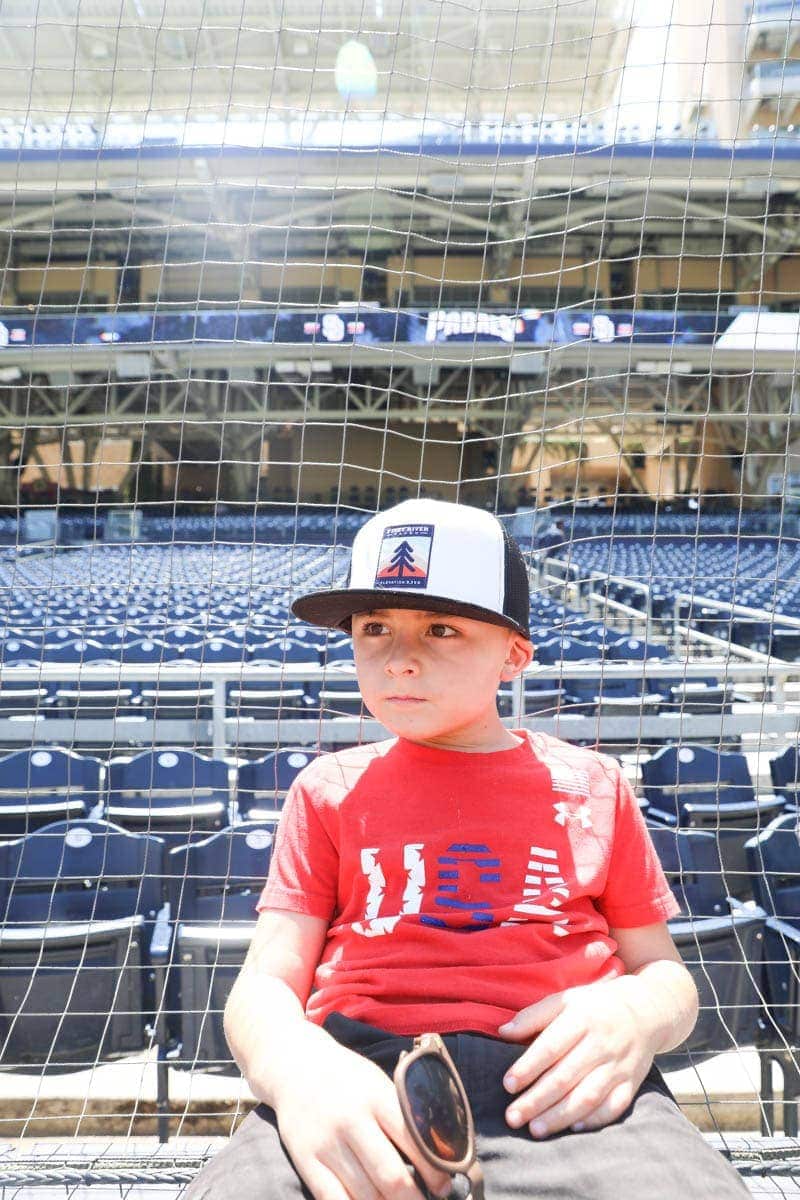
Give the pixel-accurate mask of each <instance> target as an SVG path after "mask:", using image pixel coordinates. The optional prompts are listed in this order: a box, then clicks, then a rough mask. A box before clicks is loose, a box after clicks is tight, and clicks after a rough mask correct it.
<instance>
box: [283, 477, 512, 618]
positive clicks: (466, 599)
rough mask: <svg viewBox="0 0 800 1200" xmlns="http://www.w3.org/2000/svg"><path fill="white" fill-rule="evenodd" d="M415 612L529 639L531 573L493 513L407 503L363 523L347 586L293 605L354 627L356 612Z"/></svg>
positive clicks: (305, 614)
mask: <svg viewBox="0 0 800 1200" xmlns="http://www.w3.org/2000/svg"><path fill="white" fill-rule="evenodd" d="M373 608H417V609H423V610H425V611H428V612H441V613H454V614H457V615H460V616H462V617H472V618H473V620H476V621H487V622H489V623H490V624H492V625H503V626H505V627H506V628H508V629H515V630H516V631H517V632H518V633H521V634H522V635H523V637H526V638H527V637H529V636H530V633H529V617H530V601H529V596H528V573H527V571H526V569H525V563H524V560H523V558H522V554H521V553H520V549H519V546H518V545H517V543H516V542H515V541H514V539H513V538H511V537H509V535H508V534H507V533H506V531H505V529H504V528H503V526H502V525H501V524H500V522H499V521H498V520H497V518H496V517H494V516H492V514H491V513H488V512H486V511H484V509H481V508H473V507H471V506H470V505H468V504H450V503H448V502H446V501H443V500H404V501H403V502H402V504H396V505H395V506H394V508H390V509H387V510H386V512H381V513H377V514H376V515H375V516H374V517H371V518H370V520H369V521H367V522H366V524H365V525H362V527H361V529H359V531H358V533H357V534H356V536H355V540H354V542H353V553H352V557H351V560H350V574H349V576H348V580H347V585H346V586H345V587H343V588H338V589H330V590H328V591H322V592H311V593H310V594H309V595H307V596H300V597H299V598H298V599H297V600H295V601H294V603H293V604H292V612H293V613H294V614H295V616H297V617H300V619H301V620H303V621H310V622H311V623H312V624H314V625H326V626H328V627H329V628H332V629H346V630H348V631H349V629H350V619H351V617H352V616H353V614H354V613H357V612H368V611H369V610H370V609H373Z"/></svg>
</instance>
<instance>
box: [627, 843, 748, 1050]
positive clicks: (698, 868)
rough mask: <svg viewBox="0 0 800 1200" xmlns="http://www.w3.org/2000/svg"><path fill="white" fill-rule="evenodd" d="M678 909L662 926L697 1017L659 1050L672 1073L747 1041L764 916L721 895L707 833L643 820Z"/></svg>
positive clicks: (723, 889) (715, 851) (714, 851)
mask: <svg viewBox="0 0 800 1200" xmlns="http://www.w3.org/2000/svg"><path fill="white" fill-rule="evenodd" d="M648 827H649V831H650V836H651V838H652V840H653V843H654V845H655V848H656V851H657V853H658V856H659V859H660V861H661V864H662V866H663V868H664V872H665V874H666V876H667V880H668V882H669V884H670V887H671V889H672V893H673V895H674V896H675V898H676V900H677V901H678V903H679V904H680V906H681V913H680V915H679V916H677V917H673V918H672V919H671V920H670V922H669V929H670V933H671V934H672V937H673V939H674V941H675V945H676V946H677V948H678V950H679V951H680V954H681V958H682V959H683V961H684V963H685V965H686V966H687V968H688V969H689V971H690V973H691V975H692V978H693V979H694V981H695V984H696V986H697V990H698V993H699V996H700V1015H699V1017H698V1020H697V1024H696V1026H695V1028H694V1030H693V1031H692V1033H691V1034H690V1036H689V1037H688V1038H687V1040H686V1041H685V1042H684V1043H683V1044H682V1045H681V1046H678V1047H676V1048H675V1049H674V1050H671V1051H669V1053H667V1054H663V1055H659V1057H658V1062H659V1065H660V1066H661V1067H662V1069H665V1070H678V1069H680V1068H682V1067H686V1066H691V1065H694V1064H696V1063H698V1062H702V1061H703V1060H704V1059H706V1058H708V1057H710V1056H712V1055H714V1054H720V1053H722V1052H724V1051H726V1050H728V1051H730V1050H734V1051H735V1050H737V1049H739V1048H741V1047H742V1046H749V1045H755V1043H756V1042H757V1040H758V1039H759V1033H760V1029H759V1011H760V1000H759V992H758V987H757V978H756V976H755V975H754V972H753V967H752V964H753V962H754V961H756V962H758V961H759V960H760V953H761V951H760V943H761V939H762V937H763V931H764V922H765V914H764V912H763V911H762V910H761V909H760V908H757V907H755V906H752V905H745V904H742V903H740V902H739V901H738V900H736V899H735V898H733V897H730V896H729V895H728V894H727V890H726V887H725V876H724V873H723V870H722V865H721V863H720V858H719V851H718V847H717V839H716V837H715V836H714V834H713V833H704V832H701V831H697V830H675V829H667V828H665V827H660V828H659V827H658V826H654V825H653V824H652V823H651V822H648Z"/></svg>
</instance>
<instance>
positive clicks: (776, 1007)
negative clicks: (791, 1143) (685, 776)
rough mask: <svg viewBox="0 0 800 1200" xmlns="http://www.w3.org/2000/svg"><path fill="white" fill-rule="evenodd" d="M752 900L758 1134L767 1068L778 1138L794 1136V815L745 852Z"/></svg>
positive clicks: (798, 861)
mask: <svg viewBox="0 0 800 1200" xmlns="http://www.w3.org/2000/svg"><path fill="white" fill-rule="evenodd" d="M745 851H746V854H747V861H748V865H749V867H750V871H751V875H752V881H753V894H754V896H755V898H756V901H757V902H758V903H759V904H760V905H761V907H762V908H763V909H764V911H765V913H766V914H767V920H766V926H765V929H764V946H763V957H762V959H761V960H759V961H761V963H762V979H761V983H762V991H763V995H764V999H765V1003H764V1005H763V1010H762V1013H761V1024H762V1038H761V1041H762V1048H761V1093H762V1098H764V1106H763V1112H762V1119H761V1131H762V1133H765V1134H768V1133H773V1132H774V1131H775V1111H774V1099H773V1091H772V1066H773V1064H777V1065H778V1066H779V1067H780V1069H781V1071H782V1074H783V1132H784V1134H785V1135H787V1136H791V1137H797V1134H798V1101H799V1100H800V1066H798V1057H797V1054H798V1052H797V1046H798V1044H800V838H799V836H798V816H797V813H795V812H792V813H784V814H783V815H782V816H779V817H777V818H776V819H775V820H774V821H771V822H770V824H769V825H768V826H767V828H766V829H764V830H762V831H761V832H760V833H759V834H758V835H757V836H756V837H754V838H751V839H750V840H749V841H748V842H747V844H746V846H745Z"/></svg>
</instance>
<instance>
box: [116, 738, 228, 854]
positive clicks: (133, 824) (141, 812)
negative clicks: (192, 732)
mask: <svg viewBox="0 0 800 1200" xmlns="http://www.w3.org/2000/svg"><path fill="white" fill-rule="evenodd" d="M228 800H229V796H228V767H227V764H226V763H224V762H221V761H219V760H218V759H212V758H206V757H204V756H203V755H202V754H197V753H196V752H195V751H193V750H180V749H175V750H171V749H170V750H145V751H143V752H142V753H141V754H137V755H135V756H134V757H133V758H127V757H125V758H123V757H120V758H112V759H111V761H110V762H109V764H108V792H107V797H106V801H105V808H104V812H103V815H104V816H105V817H106V818H107V819H108V820H112V821H115V822H117V823H118V824H120V825H122V826H123V827H124V828H125V829H133V830H136V831H139V832H147V833H156V834H158V836H159V837H162V838H163V839H164V840H165V841H166V843H167V846H168V847H170V846H175V845H177V844H178V843H180V842H185V841H190V840H193V839H194V838H196V837H202V836H205V835H207V834H208V833H209V832H212V831H213V830H215V829H222V828H223V826H225V825H226V824H227V822H228Z"/></svg>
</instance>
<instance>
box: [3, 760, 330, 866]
mask: <svg viewBox="0 0 800 1200" xmlns="http://www.w3.org/2000/svg"><path fill="white" fill-rule="evenodd" d="M315 755H316V751H313V750H308V749H302V748H300V747H298V748H294V749H293V748H284V749H281V750H276V751H271V752H270V753H269V754H266V755H264V756H262V757H261V758H258V759H254V760H250V761H246V762H244V761H243V762H226V761H223V760H222V759H215V758H209V757H207V756H205V755H202V754H199V753H197V752H196V751H194V750H185V749H174V750H173V749H167V750H147V751H143V752H142V753H140V754H136V755H132V756H117V757H114V758H111V759H110V760H108V761H102V760H101V759H99V758H95V757H93V756H91V755H80V754H76V753H75V752H74V751H71V750H65V749H63V748H62V747H59V746H53V747H47V748H44V747H43V748H39V749H34V750H17V751H14V752H13V753H11V754H7V755H5V756H4V757H3V758H0V838H6V839H7V838H9V837H11V838H13V837H19V836H22V835H24V834H26V833H30V832H31V831H33V830H35V829H38V828H40V827H41V826H43V825H47V824H50V823H51V822H53V821H54V820H61V819H63V820H74V819H83V818H89V817H97V818H99V819H106V820H111V821H114V822H115V823H116V824H118V825H120V826H122V827H123V828H126V829H128V830H131V831H138V832H142V831H146V832H154V833H158V834H159V836H161V837H163V838H165V839H166V840H167V841H168V842H169V843H170V844H171V845H175V844H176V843H177V842H179V841H188V840H191V839H192V838H194V837H196V836H206V835H207V834H208V833H210V832H213V831H214V830H218V829H222V828H223V827H224V826H226V825H228V824H230V823H231V822H236V821H238V820H241V819H248V820H261V819H267V820H277V817H278V813H279V811H280V806H281V804H282V802H283V798H284V797H285V795H286V792H287V790H288V788H289V787H290V785H291V783H292V780H293V779H294V778H295V776H296V775H297V774H298V772H299V771H300V770H302V768H303V767H304V766H306V765H307V764H308V763H309V762H310V761H311V760H312V758H314V757H315Z"/></svg>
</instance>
